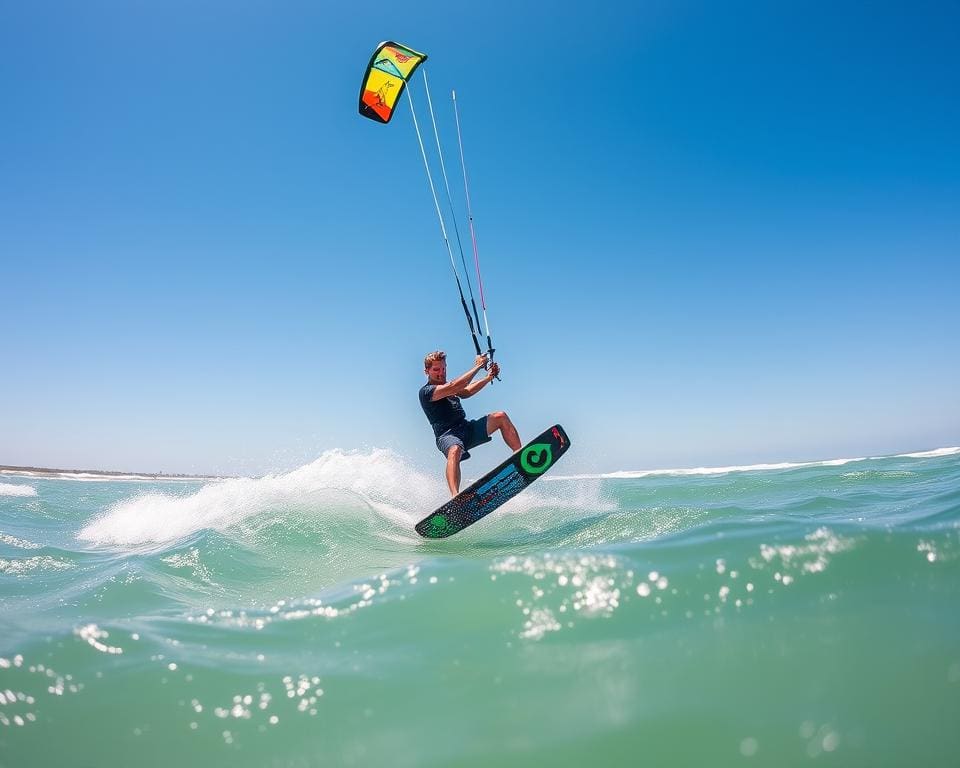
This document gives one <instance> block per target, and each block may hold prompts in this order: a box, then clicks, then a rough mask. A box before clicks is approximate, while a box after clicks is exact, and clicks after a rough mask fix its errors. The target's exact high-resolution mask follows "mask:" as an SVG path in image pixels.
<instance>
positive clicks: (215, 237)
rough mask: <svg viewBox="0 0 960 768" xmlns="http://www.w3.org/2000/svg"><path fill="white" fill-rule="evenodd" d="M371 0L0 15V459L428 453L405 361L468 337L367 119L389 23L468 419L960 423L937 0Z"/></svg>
mask: <svg viewBox="0 0 960 768" xmlns="http://www.w3.org/2000/svg"><path fill="white" fill-rule="evenodd" d="M198 5H199V6H202V7H198ZM353 5H354V4H347V3H343V4H328V3H316V2H287V3H265V2H239V3H237V2H230V3H226V2H211V3H205V4H197V3H187V2H162V3H161V2H142V3H128V2H120V1H119V0H118V1H117V2H87V3H43V2H41V3H30V4H12V3H8V4H5V5H4V6H3V7H2V9H0V93H2V94H3V119H2V127H0V136H2V141H0V323H2V326H3V328H4V333H3V336H2V340H0V361H2V366H0V464H34V465H46V466H68V467H91V468H116V469H128V470H141V471H167V472H194V471H195V472H243V473H246V472H250V473H260V472H264V471H268V470H276V469H283V468H289V467H293V466H296V465H298V464H300V463H302V462H304V461H307V460H310V459H312V458H314V457H316V456H317V455H319V453H321V452H322V451H323V450H326V449H329V448H344V449H354V448H356V449H368V448H371V447H375V446H380V447H388V448H391V449H393V450H395V451H397V452H399V453H401V454H402V455H404V456H405V457H408V458H409V460H410V461H412V462H414V463H416V464H418V465H422V466H425V467H433V466H436V469H437V471H438V472H439V471H440V469H441V466H442V458H441V457H440V455H439V453H437V452H436V450H435V448H434V447H433V444H432V438H431V434H430V431H429V428H428V426H427V424H426V421H425V419H424V417H423V414H422V413H421V412H420V410H419V407H418V405H417V400H416V390H417V388H418V387H419V385H420V383H421V379H422V376H421V367H422V366H421V361H422V357H423V354H424V353H425V352H427V351H429V350H432V349H434V348H438V347H439V348H443V349H446V350H447V352H448V354H449V361H450V367H451V370H453V369H463V368H466V367H467V366H468V365H469V363H470V361H471V359H472V345H471V343H470V341H469V337H468V334H467V331H466V325H465V323H464V320H463V316H462V313H461V310H460V307H459V302H458V299H457V296H456V290H455V285H454V283H453V280H452V275H451V272H450V265H449V260H448V258H447V255H446V252H445V250H444V246H443V242H442V240H441V238H440V235H439V227H438V225H437V221H436V216H435V213H434V211H433V202H432V200H431V198H430V193H429V188H428V187H427V184H426V180H425V176H424V173H423V168H422V161H421V159H420V156H419V149H418V148H417V144H416V137H415V134H414V131H413V125H412V122H411V120H410V117H409V111H408V105H407V104H403V105H402V106H401V107H400V109H399V112H398V114H397V115H396V117H395V119H394V121H393V122H392V123H391V124H390V125H388V126H381V125H377V124H374V123H373V122H370V121H366V120H364V119H362V118H360V117H359V116H358V115H357V107H356V105H357V94H358V90H359V86H360V78H361V74H362V70H363V68H364V66H365V65H366V63H367V60H368V58H369V56H370V54H371V52H372V50H373V48H374V47H375V45H376V44H377V43H378V42H379V41H380V40H383V39H388V38H390V39H395V40H398V41H400V42H403V43H406V44H408V45H410V46H412V47H414V48H417V49H419V50H422V51H426V52H427V53H428V54H429V55H430V61H429V62H428V63H427V65H426V66H427V67H429V76H430V85H431V90H432V94H433V97H434V102H435V107H436V109H437V113H438V114H437V117H438V121H439V123H440V129H441V132H442V138H443V140H444V141H445V150H446V154H447V156H448V158H449V159H450V160H451V162H449V163H448V165H450V166H451V170H452V168H453V167H454V166H455V163H454V162H452V160H453V158H455V153H456V143H455V133H454V126H453V117H452V110H451V109H450V103H449V98H448V94H449V91H450V88H451V87H454V88H456V89H457V93H458V100H459V104H460V109H461V116H462V120H463V129H464V141H465V145H466V151H467V161H468V165H469V171H470V180H471V197H472V200H473V207H474V214H475V217H476V222H477V227H478V234H479V241H480V253H481V262H482V266H483V275H484V284H485V288H486V293H487V299H488V305H489V316H490V321H491V326H492V330H493V335H494V341H495V344H496V346H497V348H498V350H499V351H498V358H499V359H500V361H501V363H502V366H503V382H502V383H498V384H496V385H495V386H494V387H493V388H490V389H487V390H485V391H484V392H483V393H482V394H481V395H479V396H478V397H477V398H475V399H473V400H471V401H469V402H468V403H467V405H468V413H470V414H472V415H473V414H475V415H479V414H480V413H483V412H487V411H490V410H495V409H505V410H507V411H508V412H509V413H510V414H511V415H512V416H513V417H514V420H515V421H516V422H517V424H518V426H519V427H520V431H521V436H523V437H530V436H532V435H533V434H534V433H535V432H537V431H539V430H540V429H542V428H543V427H545V426H547V425H549V424H550V423H552V422H554V421H559V422H561V423H563V424H564V426H565V427H566V428H567V430H568V431H569V432H570V434H571V436H572V437H573V440H574V442H575V444H576V448H577V450H576V451H575V452H572V453H571V454H570V459H569V467H568V469H569V470H571V471H572V470H575V469H576V470H581V471H595V470H599V471H606V470H618V469H640V468H656V467H677V466H694V465H725V464H730V463H749V462H756V461H778V460H798V459H811V458H831V457H837V456H851V455H863V454H880V453H896V452H900V451H907V450H919V449H927V448H934V447H941V446H945V445H956V444H958V443H960V397H958V394H957V392H958V391H960V390H958V387H957V382H958V381H960V354H958V353H960V342H958V336H960V334H958V332H957V329H958V328H960V322H958V314H960V313H958V301H957V296H958V290H960V266H958V254H960V99H958V98H957V94H958V93H960V74H958V73H960V50H958V47H957V46H956V35H955V32H956V29H957V28H958V24H960V6H958V5H957V4H956V3H916V2H914V3H909V4H908V3H875V4H870V5H869V6H864V5H863V4H860V3H825V2H824V3H809V2H802V3H801V2H795V3H776V4H771V3H763V2H732V3H722V4H721V3H706V2H704V3H692V2H670V3H666V2H653V3H643V4H638V3H623V4H620V3H608V4H606V3H605V4H593V5H591V6H581V5H573V4H570V5H566V4H563V3H559V4H558V3H537V4H534V3H501V2H492V3H483V4H471V5H469V6H468V7H463V8H461V7H458V6H457V5H456V4H449V3H418V4H414V5H410V6H406V7H403V8H402V10H401V7H400V6H393V5H376V6H373V7H366V8H357V7H353ZM414 88H415V91H414V95H415V96H419V99H418V100H417V105H418V107H420V108H421V109H422V107H423V106H424V98H423V92H422V81H420V80H419V78H417V79H416V81H415V85H414ZM421 117H424V118H425V113H423V112H421ZM451 183H452V185H453V188H454V195H455V198H456V200H457V203H458V205H461V204H462V197H461V195H460V194H459V192H458V190H459V184H460V179H459V176H457V175H453V176H452V178H451ZM461 227H462V228H463V229H464V231H465V227H464V225H463V222H462V221H461ZM501 453H502V451H501V450H500V448H487V449H483V451H482V452H481V453H480V456H481V457H482V458H481V463H483V464H484V465H488V464H489V465H492V464H493V463H494V461H495V460H496V459H498V458H499V457H500V454H501ZM472 469H477V470H479V469H480V467H476V468H472Z"/></svg>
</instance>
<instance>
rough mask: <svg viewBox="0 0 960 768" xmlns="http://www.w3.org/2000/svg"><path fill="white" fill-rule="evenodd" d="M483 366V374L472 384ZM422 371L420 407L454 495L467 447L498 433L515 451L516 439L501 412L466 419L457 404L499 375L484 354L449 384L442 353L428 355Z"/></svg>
mask: <svg viewBox="0 0 960 768" xmlns="http://www.w3.org/2000/svg"><path fill="white" fill-rule="evenodd" d="M488 364H489V367H488ZM485 367H488V370H487V375H486V376H484V377H483V378H482V379H477V380H476V381H474V380H473V379H474V377H475V376H476V375H477V373H479V371H480V369H482V368H485ZM423 369H424V373H426V375H427V383H426V384H424V385H423V386H422V387H421V388H420V405H421V406H422V407H423V412H424V413H425V414H426V415H427V421H429V422H430V426H431V427H433V434H434V436H435V437H436V439H437V448H438V449H439V450H440V452H441V453H442V454H443V455H444V456H446V457H447V472H446V475H447V485H448V486H449V487H450V494H451V495H452V496H456V495H457V494H458V493H459V492H460V462H461V461H464V460H466V459H469V458H470V449H471V448H476V447H477V446H478V445H482V444H483V443H488V442H490V438H491V436H492V435H493V433H494V432H499V433H500V435H501V436H502V437H503V441H504V442H505V443H506V444H507V445H508V446H509V448H510V449H511V450H512V451H519V450H520V446H521V443H520V436H519V435H518V434H517V428H516V427H514V426H513V422H512V421H510V417H509V416H507V414H506V413H504V412H503V411H494V412H493V413H490V414H487V415H486V416H481V417H480V418H479V419H472V420H468V419H467V414H466V412H465V411H464V410H463V406H462V405H461V404H460V398H464V397H473V396H474V395H475V394H477V392H479V391H480V390H481V389H483V388H484V387H485V386H487V384H489V383H490V382H491V381H493V379H494V377H495V376H497V374H498V373H500V366H499V365H497V364H496V363H494V362H490V361H489V358H488V357H487V355H477V358H476V360H474V362H473V367H472V368H471V369H470V370H469V371H467V372H466V373H464V374H463V375H461V376H458V377H457V378H455V379H454V380H453V381H450V382H448V381H447V353H446V352H441V351H439V350H438V351H436V352H431V353H430V354H429V355H427V356H426V357H425V358H424V359H423Z"/></svg>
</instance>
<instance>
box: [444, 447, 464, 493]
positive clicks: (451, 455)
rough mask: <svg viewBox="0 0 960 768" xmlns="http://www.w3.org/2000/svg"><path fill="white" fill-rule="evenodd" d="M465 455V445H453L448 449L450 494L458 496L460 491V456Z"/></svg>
mask: <svg viewBox="0 0 960 768" xmlns="http://www.w3.org/2000/svg"><path fill="white" fill-rule="evenodd" d="M462 455H463V447H462V446H459V445H451V446H450V450H449V451H447V485H448V486H450V495H451V496H456V495H457V494H458V493H460V457H461V456H462Z"/></svg>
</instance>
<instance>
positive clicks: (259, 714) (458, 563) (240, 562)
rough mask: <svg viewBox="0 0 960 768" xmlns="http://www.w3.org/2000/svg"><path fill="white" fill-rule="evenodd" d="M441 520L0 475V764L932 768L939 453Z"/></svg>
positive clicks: (944, 505) (183, 487)
mask: <svg viewBox="0 0 960 768" xmlns="http://www.w3.org/2000/svg"><path fill="white" fill-rule="evenodd" d="M438 474H439V473H438ZM442 499H443V487H442V479H441V478H440V477H434V476H432V475H430V476H427V475H424V474H422V473H421V472H419V471H418V470H416V469H415V468H413V467H411V466H409V465H408V464H407V463H406V462H404V461H403V460H402V459H401V458H399V457H397V456H396V455H394V454H391V453H388V452H384V451H373V452H369V453H363V454H360V453H345V452H339V451H334V452H330V453H328V454H325V455H324V456H322V457H321V458H319V459H318V460H317V461H315V462H313V463H311V464H308V465H306V466H304V467H301V468H300V469H297V470H295V471H293V472H290V473H288V474H284V475H276V476H270V477H266V478H261V479H242V480H225V481H218V482H206V483H201V482H169V481H163V482H160V481H158V482H148V481H138V480H123V479H114V480H109V481H102V480H101V481H93V480H89V479H86V480H85V479H80V478H57V479H49V478H40V477H27V476H22V475H6V476H0V626H2V632H0V766H4V767H7V766H9V767H10V768H21V767H24V766H97V767H100V766H103V767H104V768H106V767H108V766H326V765H331V766H335V765H357V766H488V765H494V764H495V765H498V766H514V765H515V766H521V765H523V766H527V765H551V766H583V765H594V766H606V765H611V766H619V765H630V766H633V765H650V766H660V765H711V766H725V765H737V766H740V765H744V766H749V765H757V766H759V765H765V766H789V765H843V766H860V765H862V766H884V765H889V766H904V765H908V766H912V765H917V766H928V765H930V766H932V765H956V764H958V762H960V729H958V728H957V723H958V722H960V451H958V450H957V449H945V450H942V451H935V452H930V453H927V454H916V455H908V456H897V457H887V458H876V459H858V460H848V461H837V462H822V463H815V464H808V465H800V466H779V467H758V468H725V469H720V470H699V471H688V472H683V471H673V472H670V471H664V472H660V473H621V474H619V475H617V476H606V477H571V478H549V477H548V478H544V479H543V480H541V481H540V482H539V483H537V484H536V485H535V486H533V487H532V488H530V489H528V490H527V491H526V492H524V493H523V494H522V495H521V496H520V497H518V498H516V499H514V500H512V501H511V502H509V503H508V504H507V505H506V506H505V507H503V508H502V509H501V510H500V511H498V512H497V513H495V514H494V515H491V516H490V517H489V518H487V519H485V520H483V521H481V522H480V523H478V524H476V525H475V526H473V527H472V528H470V529H468V530H466V531H464V532H463V533H461V534H459V535H457V536H455V537H453V538H451V539H447V540H441V541H425V540H421V539H420V538H419V537H417V536H416V534H415V533H414V532H413V524H414V523H415V522H416V521H417V520H418V519H419V518H420V517H422V516H423V515H424V514H425V513H426V512H427V511H429V510H430V509H432V508H433V507H434V506H436V505H437V503H439V502H440V501H441V500H442Z"/></svg>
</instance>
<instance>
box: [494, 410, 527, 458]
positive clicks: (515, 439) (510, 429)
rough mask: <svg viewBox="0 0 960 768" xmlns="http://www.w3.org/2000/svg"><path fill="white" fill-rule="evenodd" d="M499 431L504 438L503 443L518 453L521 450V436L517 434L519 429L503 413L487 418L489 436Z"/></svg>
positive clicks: (498, 412) (496, 412) (499, 412)
mask: <svg viewBox="0 0 960 768" xmlns="http://www.w3.org/2000/svg"><path fill="white" fill-rule="evenodd" d="M498 430H499V431H500V434H501V435H502V436H503V442H505V443H506V444H507V445H508V446H509V447H510V450H511V451H513V452H514V453H516V452H517V451H519V450H520V448H521V443H520V435H519V434H517V428H516V427H515V426H513V422H512V421H510V417H509V416H507V414H506V413H504V412H503V411H494V412H493V413H491V414H490V415H489V416H487V434H488V435H492V434H493V433H494V432H496V431H498Z"/></svg>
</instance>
